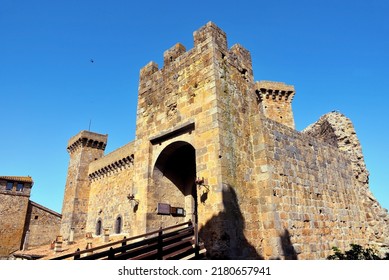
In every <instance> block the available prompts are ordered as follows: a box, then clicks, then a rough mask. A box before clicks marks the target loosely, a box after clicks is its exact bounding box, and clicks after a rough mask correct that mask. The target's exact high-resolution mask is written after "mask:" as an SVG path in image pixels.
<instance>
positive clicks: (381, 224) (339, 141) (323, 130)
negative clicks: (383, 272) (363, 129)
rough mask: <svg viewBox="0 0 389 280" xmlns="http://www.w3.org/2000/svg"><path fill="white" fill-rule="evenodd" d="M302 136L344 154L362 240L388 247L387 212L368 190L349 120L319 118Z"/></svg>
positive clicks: (334, 116) (366, 173) (338, 115)
mask: <svg viewBox="0 0 389 280" xmlns="http://www.w3.org/2000/svg"><path fill="white" fill-rule="evenodd" d="M304 133H306V134H308V135H311V136H313V137H316V138H319V139H322V140H323V141H325V142H328V143H331V144H332V145H334V146H336V147H338V149H339V150H341V151H343V152H344V153H346V154H347V156H348V158H349V159H350V164H351V168H352V170H353V180H354V182H353V186H354V190H355V192H356V193H357V194H358V202H359V209H360V211H361V215H362V216H363V218H364V220H365V224H366V233H365V239H366V240H367V241H368V243H369V244H370V245H373V244H376V245H377V246H378V248H380V247H381V246H384V247H386V248H383V249H384V250H385V249H387V248H388V247H389V236H388V232H389V215H388V210H387V209H384V208H382V207H381V205H380V204H379V202H378V201H377V200H376V198H375V197H374V195H373V194H372V193H371V191H370V189H369V171H368V170H367V168H366V164H365V161H364V157H363V153H362V147H361V144H360V142H359V140H358V137H357V134H356V132H355V129H354V126H353V124H352V122H351V120H350V119H348V118H347V117H345V116H344V115H342V114H341V113H339V112H332V113H328V114H326V115H324V116H322V117H321V118H320V119H319V120H318V121H317V122H316V123H314V124H312V125H311V126H309V127H307V128H306V129H305V130H304Z"/></svg>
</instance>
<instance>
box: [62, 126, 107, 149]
mask: <svg viewBox="0 0 389 280" xmlns="http://www.w3.org/2000/svg"><path fill="white" fill-rule="evenodd" d="M107 139H108V135H107V134H98V133H94V132H90V131H86V130H83V131H81V132H80V133H78V134H77V135H75V136H73V137H72V138H70V140H69V142H68V147H67V150H68V152H69V153H73V152H75V151H76V150H78V149H79V148H80V147H92V148H96V149H99V150H103V151H104V150H105V147H106V145H107Z"/></svg>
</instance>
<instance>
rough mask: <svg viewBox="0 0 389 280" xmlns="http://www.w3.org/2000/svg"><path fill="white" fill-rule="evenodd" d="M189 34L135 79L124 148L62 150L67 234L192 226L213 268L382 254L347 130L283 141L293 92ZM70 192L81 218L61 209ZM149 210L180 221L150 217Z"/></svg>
mask: <svg viewBox="0 0 389 280" xmlns="http://www.w3.org/2000/svg"><path fill="white" fill-rule="evenodd" d="M193 35H194V47H193V48H192V49H191V50H188V51H186V49H185V47H184V46H183V45H181V44H176V45H175V46H173V47H172V48H171V49H169V50H167V51H165V53H164V65H163V66H162V67H161V68H159V67H158V65H156V64H155V63H154V62H150V63H149V64H147V65H146V66H145V67H144V68H142V69H141V71H140V80H139V95H138V108H137V122H136V125H137V128H136V138H135V140H134V141H133V142H130V143H129V144H127V145H125V146H123V147H122V148H119V149H118V150H116V151H114V152H112V153H110V154H108V155H105V156H103V155H102V153H103V149H100V148H98V147H97V146H98V145H97V146H96V145H95V146H93V145H92V144H91V145H87V144H84V142H83V141H80V140H79V139H84V138H85V139H87V140H85V141H86V142H85V143H89V140H88V139H92V141H91V142H93V141H95V142H99V141H100V140H101V139H100V140H99V139H97V140H96V137H97V138H99V137H100V136H99V137H98V136H96V135H97V134H96V135H95V134H93V133H92V134H91V135H89V136H85V135H84V136H83V135H82V133H81V137H80V135H78V136H77V137H75V138H72V139H71V141H69V147H70V155H71V160H70V164H69V171H68V180H67V185H66V191H65V199H64V208H63V209H64V210H66V211H63V215H64V218H63V224H64V226H65V228H66V230H69V229H70V227H71V226H72V223H74V222H75V221H82V220H85V227H86V231H90V232H95V229H96V225H97V223H98V221H100V222H101V223H102V227H103V228H108V229H110V232H111V233H112V232H113V231H114V227H115V221H116V220H117V218H118V217H120V218H121V219H122V221H123V232H125V233H128V234H129V235H135V234H141V233H144V232H146V231H151V230H155V229H157V228H159V227H161V226H162V227H164V226H170V225H173V224H177V223H180V222H182V221H186V220H188V219H192V220H194V221H195V223H197V224H198V225H199V228H200V237H201V238H202V240H203V241H204V243H205V247H206V249H207V253H208V255H209V257H210V258H222V259H225V258H231V259H262V258H265V259H272V258H285V259H297V258H300V259H321V258H325V257H326V256H327V255H328V254H330V253H332V251H331V247H332V246H337V247H339V248H341V249H345V248H346V247H347V246H348V245H349V244H350V243H358V244H361V245H364V244H368V243H369V244H370V243H371V242H373V243H376V244H377V245H378V246H382V245H388V244H389V242H388V235H389V232H388V216H387V212H385V210H384V209H382V208H381V207H380V206H379V204H378V202H377V201H376V200H375V198H374V197H373V196H372V194H371V193H370V192H369V188H368V172H367V170H366V166H365V163H364V161H363V156H362V151H361V148H360V144H359V141H358V139H357V137H356V133H355V131H354V130H353V128H352V124H351V122H350V121H349V120H348V119H347V118H345V117H343V116H338V115H336V114H329V115H327V116H326V117H323V118H322V119H321V120H319V121H318V122H317V123H316V124H314V125H312V126H310V127H309V128H307V129H306V130H305V131H304V132H298V131H296V130H294V119H293V112H292V106H291V101H292V99H293V96H294V94H295V92H294V87H293V86H290V85H286V84H284V83H279V82H268V81H261V82H254V79H253V70H252V64H251V56H250V53H249V52H248V51H247V50H246V49H245V48H244V47H242V46H240V45H234V46H233V47H231V48H228V45H227V37H226V34H225V33H224V32H223V31H222V30H221V29H220V28H218V27H217V26H216V25H215V24H213V23H208V24H206V25H205V26H203V27H202V28H200V29H199V30H197V31H195V32H194V34H193ZM85 133H86V132H84V134H85ZM100 142H101V143H106V139H105V140H101V141H100ZM74 143H76V144H77V143H78V144H77V145H74ZM93 143H94V142H93ZM76 178H78V179H77V180H78V181H76V185H77V186H78V187H77V188H75V189H72V188H73V187H72V183H73V182H74V180H76ZM76 193H81V194H82V197H80V198H82V201H83V202H82V205H83V206H82V207H78V208H77V207H74V206H72V205H73V204H72V203H73V202H72V201H73V198H74V197H76V198H77V199H76V202H77V201H79V199H80V198H79V197H77V195H78V196H79V194H77V195H76ZM86 199H89V200H88V201H87V202H85V201H86ZM85 203H86V204H85ZM159 203H164V204H169V205H171V206H174V207H182V208H184V209H185V210H186V215H184V216H182V215H169V214H166V213H165V215H161V213H158V204H159ZM85 205H87V206H85ZM195 213H197V217H198V220H197V218H196V215H195ZM70 221H72V222H71V223H70ZM79 224H80V225H81V223H79ZM66 230H65V231H66Z"/></svg>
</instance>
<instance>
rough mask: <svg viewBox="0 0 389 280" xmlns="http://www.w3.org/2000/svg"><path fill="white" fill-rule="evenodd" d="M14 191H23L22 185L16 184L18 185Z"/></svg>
mask: <svg viewBox="0 0 389 280" xmlns="http://www.w3.org/2000/svg"><path fill="white" fill-rule="evenodd" d="M16 190H17V191H18V192H21V191H23V183H18V185H17V186H16Z"/></svg>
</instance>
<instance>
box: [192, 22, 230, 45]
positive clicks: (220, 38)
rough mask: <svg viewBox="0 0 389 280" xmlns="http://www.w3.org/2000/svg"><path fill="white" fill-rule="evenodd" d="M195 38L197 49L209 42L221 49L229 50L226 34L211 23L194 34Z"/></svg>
mask: <svg viewBox="0 0 389 280" xmlns="http://www.w3.org/2000/svg"><path fill="white" fill-rule="evenodd" d="M193 38H194V46H195V47H197V46H199V45H202V44H203V43H207V42H208V41H212V42H214V43H216V45H217V46H218V47H219V48H221V49H224V50H227V48H228V47H227V35H226V33H225V32H224V31H223V30H221V29H220V28H219V27H218V26H217V25H216V24H215V23H213V22H211V21H210V22H208V23H207V24H206V25H204V26H203V27H201V28H200V29H198V30H197V31H195V32H193Z"/></svg>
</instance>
